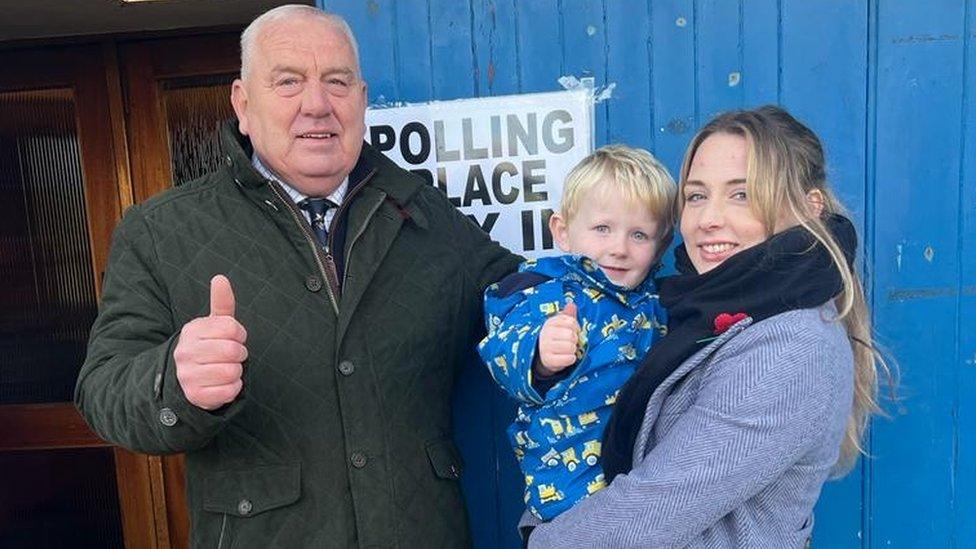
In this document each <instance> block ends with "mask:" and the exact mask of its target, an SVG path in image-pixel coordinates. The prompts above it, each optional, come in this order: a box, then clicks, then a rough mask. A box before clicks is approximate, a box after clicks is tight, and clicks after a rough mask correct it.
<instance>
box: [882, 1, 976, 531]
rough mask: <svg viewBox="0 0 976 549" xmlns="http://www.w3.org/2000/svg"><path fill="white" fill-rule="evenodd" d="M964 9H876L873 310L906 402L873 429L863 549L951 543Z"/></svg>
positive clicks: (946, 4)
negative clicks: (867, 535) (897, 364)
mask: <svg viewBox="0 0 976 549" xmlns="http://www.w3.org/2000/svg"><path fill="white" fill-rule="evenodd" d="M963 8H964V6H963V5H961V4H960V3H959V2H950V1H942V2H926V3H924V4H921V3H914V2H880V3H879V12H878V20H879V24H878V44H877V48H878V66H877V71H878V77H877V103H878V109H877V123H876V124H877V126H876V132H877V134H876V143H877V145H876V148H875V155H876V179H875V185H876V187H877V192H876V195H875V205H876V207H875V232H876V248H875V250H874V252H875V270H876V273H877V279H876V286H875V290H874V302H875V306H876V308H875V311H876V319H877V322H878V328H879V332H880V333H881V335H882V337H883V340H884V341H887V342H888V343H889V345H890V347H891V349H892V351H893V352H894V354H895V356H897V357H898V359H899V360H900V361H901V363H902V366H903V377H902V388H901V392H902V395H903V398H904V402H903V407H902V408H901V410H900V412H901V413H900V415H899V416H898V417H897V421H896V422H893V423H892V422H884V421H880V422H876V424H875V432H874V437H873V440H872V447H871V450H872V453H873V454H874V455H875V456H876V458H875V459H874V461H873V463H872V471H871V483H872V493H873V498H872V501H871V514H872V516H871V518H872V523H871V530H872V538H871V545H872V546H873V547H919V546H927V547H932V546H938V547H947V546H950V545H951V543H952V535H951V527H952V523H953V500H954V498H955V497H956V496H957V495H958V494H957V493H956V492H955V491H954V489H953V480H954V479H953V475H954V471H953V463H952V459H951V456H953V453H954V451H955V448H954V446H955V433H954V430H955V429H954V428H955V423H956V421H955V417H954V416H955V410H954V406H953V400H954V397H955V394H956V381H957V380H956V372H957V364H956V361H955V356H954V354H955V353H954V350H955V346H956V330H955V323H956V319H957V318H958V316H957V315H958V309H957V307H958V298H957V296H956V289H957V281H958V269H959V257H958V252H959V235H958V233H957V231H958V228H959V226H958V223H959V189H958V181H959V167H960V158H959V153H960V146H961V135H960V122H959V121H960V120H961V116H962V112H961V105H960V97H961V95H962V84H963V82H962V77H961V73H960V71H959V68H960V67H961V66H962V63H963V41H962V34H963V22H964V21H965V17H964V9H963ZM934 105H939V107H938V110H937V111H935V112H933V106H934ZM935 113H937V115H933V114H935ZM922 464H924V465H922ZM969 497H972V496H971V495H970V496H969ZM970 518H971V517H970ZM970 541H971V540H970Z"/></svg>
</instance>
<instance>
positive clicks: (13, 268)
mask: <svg viewBox="0 0 976 549" xmlns="http://www.w3.org/2000/svg"><path fill="white" fill-rule="evenodd" d="M238 36H239V35H238V34H237V33H236V32H235V33H229V34H211V35H202V36H196V37H184V38H170V39H165V40H142V41H126V42H116V41H112V40H106V41H103V42H101V43H99V44H94V45H72V46H69V47H62V48H40V49H16V50H6V51H0V67H4V70H3V71H0V278H2V279H3V284H0V300H2V306H0V546H3V547H7V546H11V547H19V546H27V547H48V546H50V547H62V546H67V545H70V546H72V547H84V546H91V547H120V546H121V545H122V544H123V543H124V545H125V546H126V547H129V548H143V547H146V548H164V547H186V546H188V520H187V513H186V504H185V492H184V480H183V479H184V468H183V462H182V458H181V457H165V458H159V457H153V456H145V455H139V454H134V453H131V452H128V451H126V450H123V449H121V448H116V447H112V446H110V445H108V444H107V443H105V442H103V441H101V440H100V439H99V438H98V437H97V436H95V435H94V434H93V433H92V432H91V431H90V430H89V429H88V427H87V426H86V425H85V423H84V421H83V420H82V419H81V417H80V416H79V414H78V413H77V411H76V410H75V409H74V407H73V405H72V404H71V399H72V389H73V386H74V380H75V378H76V376H77V372H78V369H79V368H80V366H81V363H82V361H83V359H84V352H85V346H86V342H87V333H88V328H89V327H90V324H91V321H92V320H93V319H94V315H95V311H96V301H97V296H98V295H99V292H100V286H101V280H102V275H103V273H104V270H105V266H106V262H107V257H108V250H109V246H110V241H111V232H112V230H113V229H114V227H115V225H116V224H117V223H118V221H119V219H121V214H122V212H123V211H124V209H125V208H126V207H128V206H129V205H130V204H132V203H133V202H140V201H142V200H145V199H146V198H148V197H149V196H151V195H153V194H155V193H157V192H159V191H161V190H164V189H166V188H168V187H170V186H172V185H173V184H179V183H181V182H184V181H187V180H189V179H190V178H192V177H193V176H195V175H197V174H200V173H204V172H206V171H209V169H210V168H212V167H213V166H215V165H216V164H215V163H216V162H217V160H218V159H219V155H218V149H217V141H216V139H217V134H216V132H217V126H218V121H219V120H221V119H224V118H227V117H229V116H231V115H232V111H231V109H230V102H229V93H230V88H229V83H230V82H231V81H232V79H233V78H234V76H235V75H236V72H237V68H238V52H237V40H238Z"/></svg>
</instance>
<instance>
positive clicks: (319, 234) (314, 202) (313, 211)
mask: <svg viewBox="0 0 976 549" xmlns="http://www.w3.org/2000/svg"><path fill="white" fill-rule="evenodd" d="M298 207H299V208H301V209H303V210H305V211H306V212H308V213H309V216H310V217H311V219H312V232H313V233H315V238H316V239H317V240H318V241H319V245H320V246H322V249H324V250H325V251H328V250H329V240H328V238H329V231H328V228H327V227H326V223H325V212H327V211H329V208H335V207H336V205H335V204H334V203H333V202H332V201H331V200H329V199H328V198H306V199H305V200H302V201H301V202H299V203H298Z"/></svg>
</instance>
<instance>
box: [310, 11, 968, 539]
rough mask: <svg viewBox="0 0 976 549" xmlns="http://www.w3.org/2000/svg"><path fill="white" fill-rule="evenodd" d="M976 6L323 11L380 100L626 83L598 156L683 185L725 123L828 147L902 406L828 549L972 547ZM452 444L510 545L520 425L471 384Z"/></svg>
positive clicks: (604, 115)
mask: <svg viewBox="0 0 976 549" xmlns="http://www.w3.org/2000/svg"><path fill="white" fill-rule="evenodd" d="M974 1H976V0H933V1H929V2H916V1H912V0H891V1H888V0H885V1H881V0H816V1H800V0H643V1H638V0H620V1H617V0H614V1H611V0H593V1H587V2H584V1H582V0H531V1H518V0H507V1H493V0H467V1H464V0H367V1H363V0H336V1H333V0H320V4H322V5H323V6H324V7H325V8H326V9H329V10H331V11H334V12H337V13H339V14H341V15H343V16H344V17H346V18H347V20H348V21H349V23H350V25H351V26H352V27H353V30H354V32H355V33H356V35H357V37H358V38H359V41H360V50H361V56H362V65H363V70H364V75H365V78H366V79H367V81H368V83H369V85H370V98H371V100H372V101H414V102H416V101H427V100H433V99H440V100H443V99H454V98H461V97H478V96H492V95H505V94H512V93H530V92H538V91H551V90H556V89H559V84H558V83H557V79H558V78H559V77H560V76H562V75H574V76H577V77H582V76H593V77H594V78H595V79H596V84H597V86H602V85H606V84H608V83H611V82H612V83H616V89H615V90H614V92H613V96H612V98H611V99H610V100H608V101H606V102H604V103H601V104H600V105H598V106H597V109H596V144H597V145H602V144H604V143H610V142H626V143H629V144H632V145H637V146H642V147H646V148H648V149H650V150H651V151H652V152H654V153H655V154H656V155H657V156H658V157H660V158H661V159H662V161H663V162H664V163H665V164H666V165H667V166H668V167H669V168H671V170H672V171H674V172H675V173H676V172H677V169H678V167H679V166H680V162H681V157H682V155H683V153H684V149H685V146H686V145H687V143H688V140H689V139H690V138H691V136H692V135H693V134H694V132H695V130H696V129H697V128H698V127H699V126H700V125H701V124H702V123H703V122H704V121H706V120H707V119H708V118H709V117H710V116H712V115H713V114H715V113H716V112H719V111H721V110H725V109H730V108H736V107H740V106H744V107H748V106H756V105H760V104H764V103H781V104H783V105H784V106H786V107H787V108H789V109H790V110H791V111H792V112H794V114H796V115H797V116H799V117H800V118H801V119H803V120H805V121H806V122H807V123H808V124H809V125H810V126H811V127H812V128H813V129H814V130H815V131H816V132H817V133H818V134H819V135H820V136H821V137H822V138H823V140H824V144H825V146H826V150H827V155H828V161H829V164H830V167H829V176H830V178H831V181H832V183H833V185H834V188H835V189H836V190H837V191H838V194H839V195H840V196H841V198H842V199H843V201H844V202H845V203H846V204H847V206H848V207H849V209H850V210H851V213H852V215H853V218H854V220H855V223H856V224H857V225H858V226H859V228H860V229H861V233H862V236H863V238H864V246H863V247H862V250H861V251H860V257H861V258H862V266H863V268H864V272H865V274H866V277H867V278H868V280H869V281H870V283H871V285H870V288H869V292H868V297H869V299H870V301H871V302H872V305H873V310H874V314H875V318H876V322H877V331H878V333H879V335H880V340H881V342H882V343H884V344H885V345H886V346H887V348H888V349H889V350H890V351H891V353H892V354H893V355H894V356H895V358H896V359H897V362H898V364H899V365H900V368H901V371H902V386H901V389H900V396H901V397H902V400H901V401H900V402H899V403H898V404H897V405H893V404H890V403H889V404H887V408H888V410H889V411H890V412H891V413H892V419H891V420H880V421H877V422H875V425H874V429H873V432H872V434H871V437H870V440H869V442H868V451H869V452H870V454H871V455H872V456H873V457H872V458H871V459H868V460H862V463H861V464H859V466H858V467H857V468H855V470H854V471H853V472H852V473H851V474H850V475H848V476H847V477H846V478H844V479H843V480H841V481H839V482H834V483H830V484H828V485H827V486H826V487H825V489H824V493H823V496H822V498H821V501H820V503H819V505H818V507H817V526H816V529H815V535H814V545H815V546H817V547H968V546H972V544H973V540H976V520H974V517H976V398H973V395H976V318H974V317H976V238H974V235H976V182H974V174H976V165H974V162H976V133H974V129H973V128H974V127H976V122H974V121H976V101H973V100H972V99H973V96H974V95H976V92H974V90H976V67H974V62H976V61H974V60H976V49H974V48H976V46H974V40H973V36H974V34H976V13H974V5H973V3H974ZM457 409H458V413H457V418H456V431H457V432H456V436H457V439H458V442H459V444H460V445H461V447H462V451H463V453H464V456H465V459H466V462H467V470H466V473H465V476H464V488H465V490H466V493H467V497H468V502H469V511H470V515H471V519H472V520H471V522H472V529H473V531H474V535H475V538H476V542H477V546H478V547H492V548H493V547H518V540H517V537H516V535H515V532H514V528H513V525H514V523H515V521H516V519H517V516H518V513H519V511H520V507H521V505H520V500H521V486H520V484H519V483H520V482H521V480H520V477H519V475H518V471H517V469H516V468H515V464H514V459H513V457H512V454H511V451H510V448H509V445H508V441H507V439H506V437H505V435H504V432H503V431H504V428H505V426H506V425H507V424H508V423H509V421H510V420H511V417H512V414H513V406H512V404H511V403H510V402H508V401H507V400H505V399H504V398H503V397H502V396H501V395H500V393H499V392H497V391H496V390H495V389H494V387H493V386H492V384H491V382H490V380H489V379H488V376H487V375H486V374H485V372H484V371H483V369H481V368H479V367H477V366H474V365H472V366H471V367H470V368H468V369H466V370H464V371H463V372H462V373H461V376H460V380H459V390H458V396H457Z"/></svg>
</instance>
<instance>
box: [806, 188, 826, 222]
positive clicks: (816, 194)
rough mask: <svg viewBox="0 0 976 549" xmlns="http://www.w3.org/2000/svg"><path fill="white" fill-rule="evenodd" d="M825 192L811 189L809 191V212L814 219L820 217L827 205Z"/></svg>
mask: <svg viewBox="0 0 976 549" xmlns="http://www.w3.org/2000/svg"><path fill="white" fill-rule="evenodd" d="M826 202H827V201H826V200H825V199H824V194H823V192H821V191H820V189H810V190H809V191H807V210H808V211H809V213H810V215H811V216H813V217H815V218H816V217H820V214H822V213H823V211H824V204H826Z"/></svg>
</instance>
